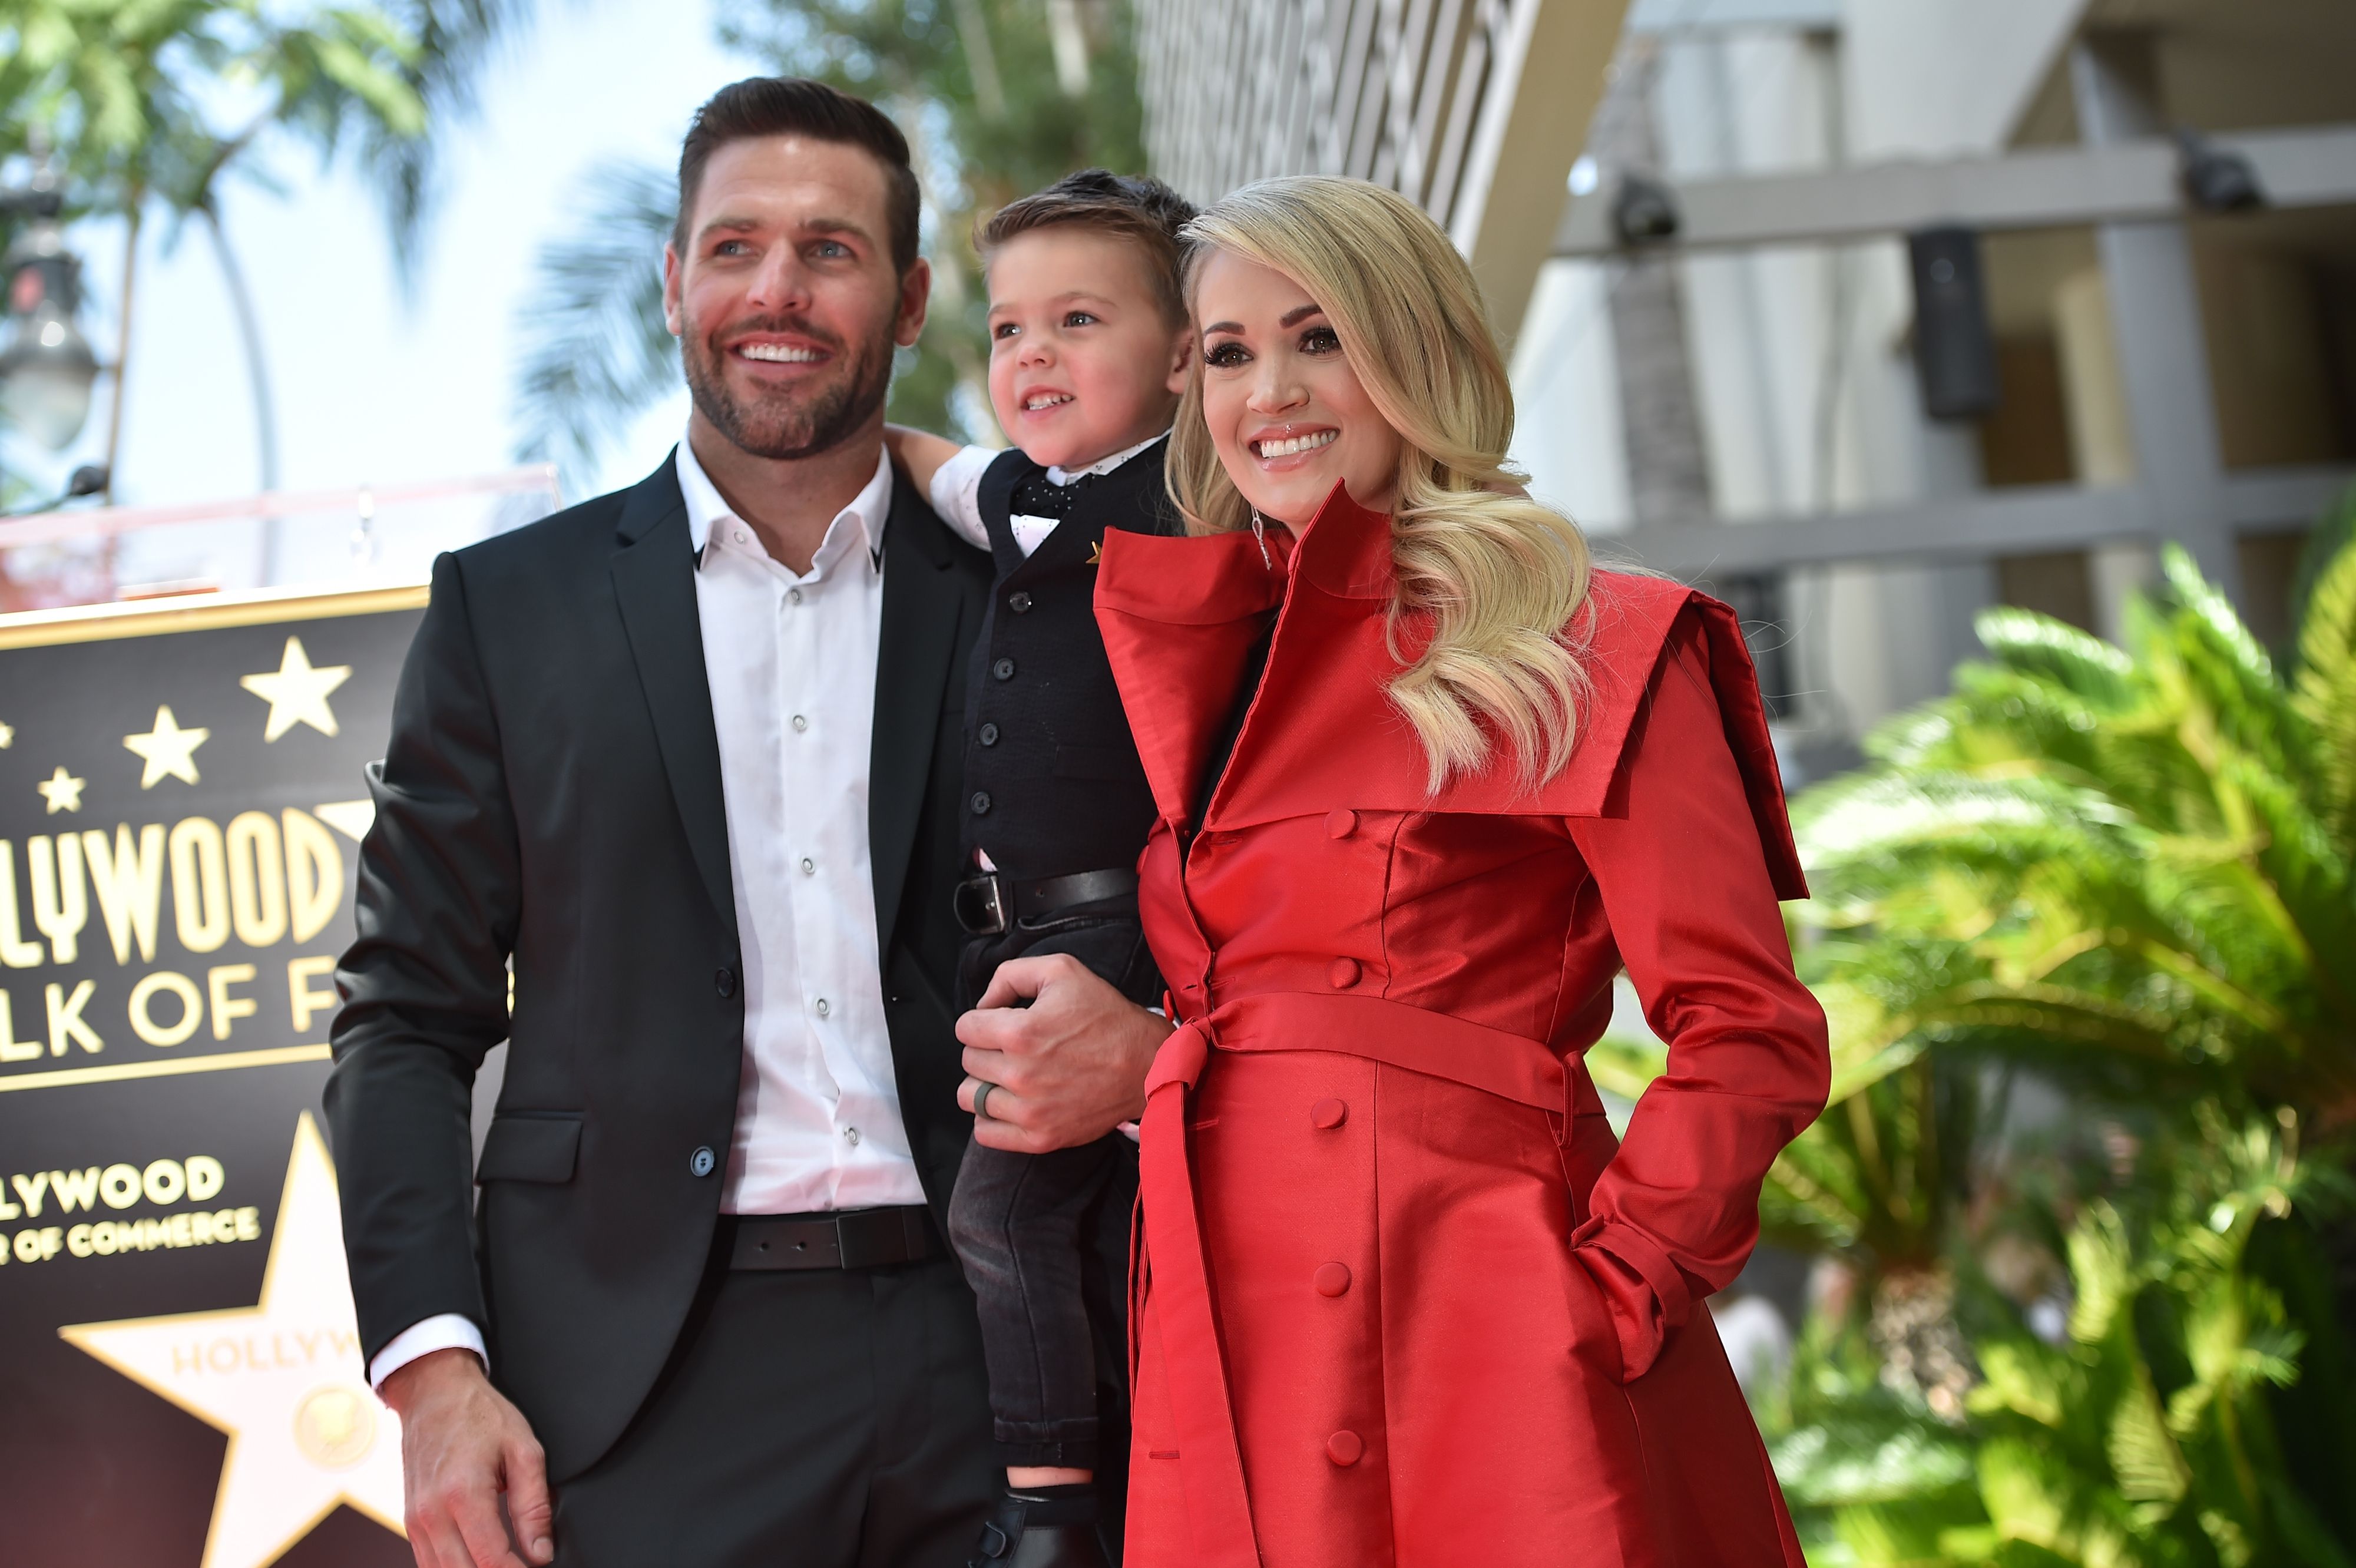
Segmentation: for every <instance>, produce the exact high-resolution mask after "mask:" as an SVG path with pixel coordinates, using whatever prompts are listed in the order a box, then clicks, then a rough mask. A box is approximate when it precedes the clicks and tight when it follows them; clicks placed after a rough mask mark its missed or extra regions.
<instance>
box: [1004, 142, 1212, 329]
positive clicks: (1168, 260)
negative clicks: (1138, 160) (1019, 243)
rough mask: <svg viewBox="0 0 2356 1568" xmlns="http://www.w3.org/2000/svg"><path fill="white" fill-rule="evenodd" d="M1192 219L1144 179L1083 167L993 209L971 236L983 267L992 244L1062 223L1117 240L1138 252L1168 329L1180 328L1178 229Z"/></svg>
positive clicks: (1187, 205)
mask: <svg viewBox="0 0 2356 1568" xmlns="http://www.w3.org/2000/svg"><path fill="white" fill-rule="evenodd" d="M1193 221H1194V203H1193V202H1191V201H1189V200H1187V199H1185V198H1184V197H1183V196H1181V195H1179V194H1178V193H1177V192H1176V191H1174V190H1173V189H1171V188H1169V187H1168V186H1166V185H1164V184H1162V182H1161V181H1160V180H1158V179H1155V178H1154V177H1152V176H1151V175H1142V174H1115V173H1113V172H1112V171H1111V170H1110V169H1100V168H1084V169H1082V170H1080V171H1079V172H1078V173H1077V174H1067V175H1066V176H1065V177H1063V178H1061V179H1059V180H1057V181H1056V182H1055V184H1053V185H1051V186H1049V187H1047V188H1046V189H1044V190H1040V191H1033V193H1032V194H1031V195H1029V196H1026V197H1023V198H1022V199H1020V200H1016V201H1010V202H1008V203H1007V204H1006V205H1005V206H1003V207H1001V208H1000V209H998V210H997V211H996V212H995V213H993V214H992V215H991V217H990V218H989V219H988V220H986V221H985V222H983V223H982V224H981V226H980V228H979V229H977V230H976V231H974V237H973V244H974V249H976V250H977V251H980V252H981V259H982V262H983V263H984V264H985V265H986V264H988V263H989V261H990V258H991V254H992V252H996V251H997V250H998V248H999V247H1000V246H1001V245H1003V244H1005V243H1006V242H1008V241H1009V240H1012V239H1013V238H1014V237H1015V236H1016V235H1017V234H1028V233H1031V232H1033V231H1035V230H1040V229H1052V228H1059V227H1062V226H1064V225H1066V224H1068V225H1071V226H1073V227H1075V228H1084V229H1093V230H1095V231H1097V232H1098V233H1101V234H1114V235H1118V236H1119V237H1120V238H1122V239H1125V240H1129V241H1131V242H1134V243H1135V244H1136V245H1137V246H1138V248H1139V249H1141V250H1142V251H1143V252H1145V275H1146V276H1147V277H1148V278H1149V279H1150V280H1151V282H1152V285H1153V300H1154V303H1155V304H1156V305H1158V306H1161V307H1162V317H1163V318H1164V319H1166V320H1167V321H1168V322H1169V323H1170V325H1171V326H1173V327H1183V326H1184V325H1185V324H1186V292H1185V284H1184V281H1183V278H1182V277H1181V276H1180V273H1181V271H1182V266H1181V263H1183V261H1184V259H1185V252H1186V246H1185V242H1183V241H1182V240H1181V239H1179V237H1178V231H1180V230H1182V229H1183V228H1184V227H1185V226H1186V225H1187V224H1189V223H1191V222H1193Z"/></svg>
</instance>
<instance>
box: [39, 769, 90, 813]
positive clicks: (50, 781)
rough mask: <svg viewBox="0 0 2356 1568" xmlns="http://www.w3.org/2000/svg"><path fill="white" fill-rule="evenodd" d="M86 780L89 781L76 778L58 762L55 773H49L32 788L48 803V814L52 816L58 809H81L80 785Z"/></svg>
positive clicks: (86, 780) (86, 781)
mask: <svg viewBox="0 0 2356 1568" xmlns="http://www.w3.org/2000/svg"><path fill="white" fill-rule="evenodd" d="M88 782H90V781H89V780H88V779H77V778H75V777H74V776H73V775H72V774H70V773H68V772H67V771H66V770H65V765H64V764H62V763H60V764H59V766H58V770H57V771H56V772H55V773H52V774H50V775H49V776H48V778H47V779H43V780H42V781H41V782H40V783H38V784H36V785H34V786H33V788H34V789H38V790H39V791H40V792H41V799H42V800H47V801H48V803H49V811H48V814H49V815H50V816H52V817H54V816H56V815H57V814H58V813H59V811H80V810H81V787H82V786H83V785H84V784H86V783H88Z"/></svg>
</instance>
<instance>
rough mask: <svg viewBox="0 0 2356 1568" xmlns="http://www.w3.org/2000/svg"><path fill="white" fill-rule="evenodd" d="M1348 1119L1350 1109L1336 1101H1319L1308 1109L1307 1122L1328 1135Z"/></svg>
mask: <svg viewBox="0 0 2356 1568" xmlns="http://www.w3.org/2000/svg"><path fill="white" fill-rule="evenodd" d="M1349 1119H1350V1108H1349V1107H1348V1106H1347V1105H1345V1104H1344V1103H1343V1102H1342V1101H1338V1100H1321V1101H1318V1102H1317V1103H1316V1104H1314V1105H1312V1106H1311V1107H1310V1108H1309V1120H1310V1121H1311V1122H1314V1123H1315V1124H1316V1125H1317V1126H1319V1127H1321V1128H1323V1130H1324V1131H1326V1132H1328V1133H1330V1132H1332V1131H1333V1129H1334V1128H1336V1127H1339V1126H1340V1125H1341V1124H1342V1123H1343V1122H1347V1121H1348V1120H1349Z"/></svg>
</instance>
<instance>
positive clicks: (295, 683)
mask: <svg viewBox="0 0 2356 1568" xmlns="http://www.w3.org/2000/svg"><path fill="white" fill-rule="evenodd" d="M351 678H352V667H351V666H350V665H348V664H326V665H320V666H317V667H316V668H315V667H314V666H313V665H312V663H311V656H310V655H309V654H307V653H305V652H304V651H303V639H301V638H299V637H290V638H288V639H286V652H285V654H284V656H283V657H282V658H281V659H280V660H279V661H278V668H277V669H276V670H273V671H263V672H262V674H259V675H248V676H245V677H244V678H242V679H241V680H240V681H239V682H238V684H239V685H241V686H242V687H244V688H245V689H246V690H247V691H249V692H251V693H253V694H254V695H255V696H257V697H260V698H261V699H262V701H263V702H265V703H269V704H270V722H269V723H268V724H267V725H263V726H262V739H263V740H265V741H273V740H276V739H277V738H278V737H279V736H282V735H284V734H285V733H286V732H287V731H288V730H290V729H293V728H294V727H295V725H310V726H311V727H312V728H313V729H315V730H317V731H318V732H319V733H320V734H321V735H333V734H335V733H336V714H335V710H334V709H332V708H330V707H328V706H327V693H330V692H332V691H334V690H335V689H336V688H337V687H338V686H340V685H342V684H343V683H344V682H347V681H348V680H350V679H351Z"/></svg>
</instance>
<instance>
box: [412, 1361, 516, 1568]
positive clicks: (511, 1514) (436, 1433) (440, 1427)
mask: <svg viewBox="0 0 2356 1568" xmlns="http://www.w3.org/2000/svg"><path fill="white" fill-rule="evenodd" d="M380 1392H382V1394H383V1395H384V1402H385V1403H387V1404H389V1405H391V1407H392V1408H393V1409H394V1410H395V1411H396V1412H399V1413H400V1416H401V1465H402V1474H403V1476H404V1477H405V1481H406V1486H407V1488H408V1493H409V1496H408V1500H407V1509H406V1511H407V1514H408V1525H409V1549H410V1550H411V1551H412V1552H415V1553H416V1554H417V1568H539V1565H540V1564H543V1563H549V1562H551V1561H552V1560H553V1559H554V1558H555V1556H556V1544H555V1541H554V1539H553V1535H552V1514H553V1510H552V1508H551V1506H550V1503H549V1498H548V1467H547V1464H546V1462H545V1460H543V1458H542V1457H541V1451H540V1440H539V1439H538V1438H536V1437H534V1436H532V1434H531V1427H530V1423H527V1422H526V1421H525V1420H524V1418H523V1412H521V1411H519V1410H518V1409H516V1407H515V1406H513V1405H511V1404H509V1402H507V1400H506V1399H505V1398H504V1397H502V1396H501V1395H500V1393H499V1391H498V1390H497V1389H494V1388H493V1387H491V1380H490V1379H488V1378H487V1377H485V1376H484V1375H483V1364H482V1363H481V1362H480V1361H478V1360H477V1359H475V1353H474V1352H473V1351H471V1350H436V1351H434V1353H433V1354H431V1355H427V1356H421V1357H419V1358H418V1359H416V1360H414V1361H412V1362H410V1363H409V1365H407V1366H405V1367H403V1368H402V1369H400V1370H398V1371H396V1372H394V1373H393V1374H392V1375H391V1377H389V1378H387V1379H385V1380H384V1387H383V1388H382V1390H381V1391H380ZM502 1492H504V1493H506V1494H507V1511H508V1519H509V1520H512V1521H513V1523H514V1526H515V1534H514V1537H513V1541H520V1542H521V1543H522V1546H523V1555H522V1556H521V1557H518V1556H517V1555H516V1552H515V1550H514V1546H513V1544H512V1541H510V1538H509V1533H508V1525H507V1523H506V1522H503V1521H502V1520H500V1518H499V1494H500V1493H502Z"/></svg>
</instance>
